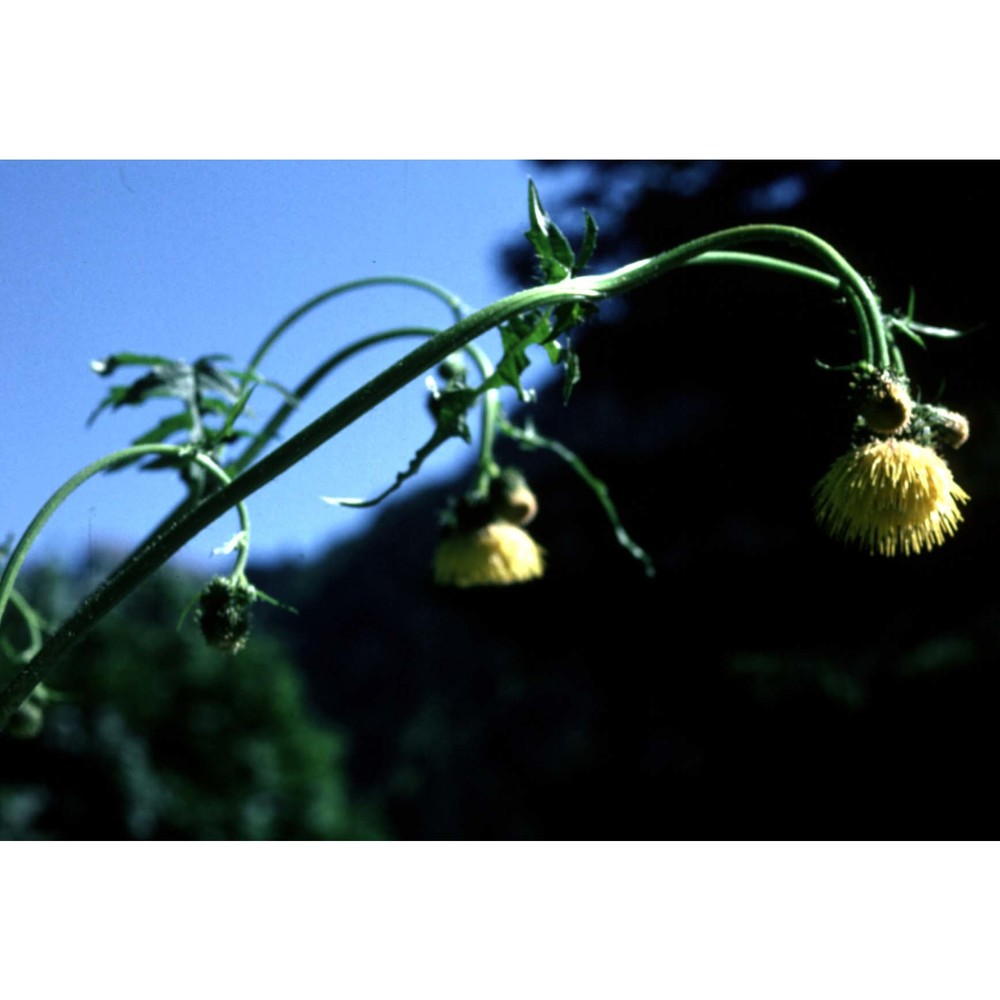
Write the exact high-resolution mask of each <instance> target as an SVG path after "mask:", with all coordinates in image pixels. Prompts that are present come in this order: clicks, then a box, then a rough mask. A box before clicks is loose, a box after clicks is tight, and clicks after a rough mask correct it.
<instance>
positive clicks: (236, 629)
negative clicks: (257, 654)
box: [198, 576, 255, 653]
mask: <svg viewBox="0 0 1000 1000" xmlns="http://www.w3.org/2000/svg"><path fill="white" fill-rule="evenodd" d="M254 600H255V596H254V593H253V590H252V588H251V587H250V585H249V584H247V583H246V581H244V580H231V579H229V578H228V577H224V576H217V577H215V578H214V579H212V580H211V581H209V583H208V586H206V587H205V589H204V590H203V591H202V593H201V598H200V600H199V610H198V624H199V625H200V626H201V633H202V635H203V636H204V637H205V641H206V642H207V643H208V644H209V645H210V646H212V647H213V648H215V649H219V650H222V651H223V652H225V653H238V652H239V651H240V650H241V649H242V648H243V647H244V646H245V645H246V643H247V636H249V634H250V606H251V605H252V604H253V602H254Z"/></svg>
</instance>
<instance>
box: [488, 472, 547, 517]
mask: <svg viewBox="0 0 1000 1000" xmlns="http://www.w3.org/2000/svg"><path fill="white" fill-rule="evenodd" d="M490 504H491V506H492V509H493V512H494V515H495V516H496V517H497V518H498V519H500V520H503V521H508V522H510V523H511V524H519V525H525V524H530V523H531V522H532V521H533V520H534V518H535V515H536V514H537V513H538V500H537V499H536V498H535V494H534V493H532V492H531V490H530V489H529V487H528V482H527V480H526V479H525V478H524V476H523V475H521V473H520V472H518V471H517V469H504V470H503V472H501V473H500V475H499V476H497V478H496V479H494V480H493V482H492V483H490Z"/></svg>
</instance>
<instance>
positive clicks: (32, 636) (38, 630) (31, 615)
mask: <svg viewBox="0 0 1000 1000" xmlns="http://www.w3.org/2000/svg"><path fill="white" fill-rule="evenodd" d="M10 603H11V604H13V605H14V607H15V608H16V609H17V611H18V612H19V614H20V615H21V618H22V619H23V620H24V624H25V626H26V627H27V629H28V645H27V646H26V647H25V648H24V649H22V650H21V651H20V652H18V653H14V652H13V651H11V654H12V656H13V657H14V658H16V660H17V662H19V663H27V661H28V660H30V659H31V658H32V657H33V656H34V655H35V653H37V652H38V651H39V650H40V649H41V648H42V641H43V640H42V626H41V619H40V617H39V615H38V612H37V611H35V609H34V608H33V607H32V606H31V605H30V604H29V603H28V602H27V601H26V600H25V599H24V598H23V597H22V596H21V594H19V593H18V591H16V590H11V592H10ZM4 642H5V643H6V640H4Z"/></svg>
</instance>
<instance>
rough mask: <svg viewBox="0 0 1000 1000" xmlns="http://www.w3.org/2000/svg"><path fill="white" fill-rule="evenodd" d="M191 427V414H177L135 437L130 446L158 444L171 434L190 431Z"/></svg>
mask: <svg viewBox="0 0 1000 1000" xmlns="http://www.w3.org/2000/svg"><path fill="white" fill-rule="evenodd" d="M191 427H192V421H191V414H190V413H188V412H187V411H185V412H184V413H177V414H175V415H174V416H172V417H165V418H164V419H163V420H161V421H160V422H159V423H158V424H157V425H156V426H155V427H154V428H153V429H152V430H149V431H146V433H145V434H143V435H141V436H140V437H137V438H136V439H135V440H134V441H133V442H132V444H159V443H160V442H161V441H164V440H166V439H167V438H168V437H170V435H171V434H176V433H177V432H178V431H190V430H191Z"/></svg>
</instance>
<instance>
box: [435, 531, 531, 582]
mask: <svg viewBox="0 0 1000 1000" xmlns="http://www.w3.org/2000/svg"><path fill="white" fill-rule="evenodd" d="M544 570H545V565H544V553H543V552H542V550H541V549H540V548H539V547H538V545H537V544H536V542H535V540H534V539H533V538H532V537H531V535H529V534H528V533H527V532H526V531H525V530H524V529H523V528H519V527H518V526H517V525H516V524H509V523H507V522H502V521H495V522H493V523H492V524H487V525H485V526H484V527H482V528H477V529H475V530H473V531H458V532H455V533H454V534H452V535H449V536H448V537H447V538H445V539H444V540H443V541H442V542H441V544H440V545H439V546H438V550H437V552H436V553H435V555H434V582H435V583H440V584H444V585H445V586H450V587H479V586H484V585H490V584H493V585H496V584H507V583H520V582H522V581H524V580H534V579H537V578H538V577H540V576H541V575H542V573H543V572H544Z"/></svg>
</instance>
